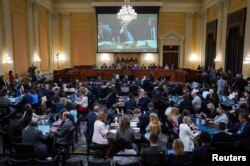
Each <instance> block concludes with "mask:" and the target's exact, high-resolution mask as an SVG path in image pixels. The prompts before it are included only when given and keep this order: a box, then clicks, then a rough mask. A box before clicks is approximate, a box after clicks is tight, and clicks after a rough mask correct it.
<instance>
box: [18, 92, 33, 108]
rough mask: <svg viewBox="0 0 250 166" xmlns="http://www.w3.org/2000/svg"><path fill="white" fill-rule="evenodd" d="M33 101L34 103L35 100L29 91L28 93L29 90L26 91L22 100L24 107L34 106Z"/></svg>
mask: <svg viewBox="0 0 250 166" xmlns="http://www.w3.org/2000/svg"><path fill="white" fill-rule="evenodd" d="M32 101H33V98H32V96H31V95H30V93H29V91H28V90H24V96H23V98H22V101H21V103H22V104H23V105H26V104H30V105H32Z"/></svg>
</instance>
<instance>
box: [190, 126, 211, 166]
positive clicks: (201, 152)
mask: <svg viewBox="0 0 250 166" xmlns="http://www.w3.org/2000/svg"><path fill="white" fill-rule="evenodd" d="M199 138H200V141H201V147H198V148H196V149H194V151H193V153H192V160H193V164H194V165H207V163H208V161H209V158H208V157H209V156H210V155H209V154H210V153H211V154H212V153H213V152H215V148H213V147H212V146H211V145H210V141H211V136H210V134H209V133H208V132H206V131H205V132H202V133H201V134H200V136H199Z"/></svg>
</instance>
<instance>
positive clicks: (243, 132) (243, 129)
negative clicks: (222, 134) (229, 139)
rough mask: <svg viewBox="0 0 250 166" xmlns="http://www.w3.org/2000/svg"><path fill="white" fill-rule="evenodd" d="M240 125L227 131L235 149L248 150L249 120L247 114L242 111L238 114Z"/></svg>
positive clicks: (249, 147)
mask: <svg viewBox="0 0 250 166" xmlns="http://www.w3.org/2000/svg"><path fill="white" fill-rule="evenodd" d="M239 121H240V124H239V125H238V126H236V127H234V128H231V129H229V130H228V131H229V132H232V135H233V139H234V140H235V142H234V148H235V149H242V150H250V120H249V112H248V111H247V110H242V111H241V112H240V114H239Z"/></svg>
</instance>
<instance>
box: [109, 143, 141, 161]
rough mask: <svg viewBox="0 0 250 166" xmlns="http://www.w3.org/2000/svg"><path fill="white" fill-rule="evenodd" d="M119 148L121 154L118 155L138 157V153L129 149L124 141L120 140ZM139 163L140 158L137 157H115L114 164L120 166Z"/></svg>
mask: <svg viewBox="0 0 250 166" xmlns="http://www.w3.org/2000/svg"><path fill="white" fill-rule="evenodd" d="M117 148H118V150H119V152H118V153H117V155H136V154H137V153H136V151H135V150H134V149H131V148H129V146H128V142H127V141H126V140H125V139H123V138H119V139H118V140H117ZM133 163H138V158H137V157H136V156H114V157H113V164H119V165H128V164H133Z"/></svg>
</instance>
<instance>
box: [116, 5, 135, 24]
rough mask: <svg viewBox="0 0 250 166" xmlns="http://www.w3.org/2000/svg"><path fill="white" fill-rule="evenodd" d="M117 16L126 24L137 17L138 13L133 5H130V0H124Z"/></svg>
mask: <svg viewBox="0 0 250 166" xmlns="http://www.w3.org/2000/svg"><path fill="white" fill-rule="evenodd" d="M117 18H118V19H120V20H122V21H123V23H124V24H126V25H128V24H129V23H130V22H131V21H132V20H133V19H137V13H136V12H135V10H134V9H133V8H132V6H130V0H124V5H123V6H122V8H121V9H120V11H119V12H118V13H117Z"/></svg>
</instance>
